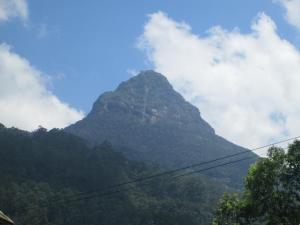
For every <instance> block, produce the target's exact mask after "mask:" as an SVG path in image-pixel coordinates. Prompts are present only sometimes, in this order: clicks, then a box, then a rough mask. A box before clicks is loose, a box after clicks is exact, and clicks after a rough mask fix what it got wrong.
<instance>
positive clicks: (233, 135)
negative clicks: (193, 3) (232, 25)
mask: <svg viewBox="0 0 300 225" xmlns="http://www.w3.org/2000/svg"><path fill="white" fill-rule="evenodd" d="M251 28H252V31H251V32H250V33H247V34H243V33H241V32H240V31H239V30H238V29H234V30H232V31H227V30H224V29H223V28H221V27H213V28H211V29H210V30H209V31H208V33H207V35H206V36H199V35H195V34H193V33H192V30H191V28H190V27H189V26H188V25H187V24H185V23H179V22H176V21H174V20H172V19H171V18H169V17H167V16H166V15H165V14H164V13H162V12H158V13H154V14H151V15H150V16H149V21H148V22H147V23H146V25H145V27H144V33H143V35H142V36H141V37H140V39H139V48H141V49H143V50H144V51H145V52H146V54H147V56H148V58H149V60H150V61H151V62H152V63H153V64H154V67H155V69H156V70H157V71H159V72H161V73H163V74H165V75H166V77H167V78H168V79H169V81H170V82H171V83H172V84H173V86H174V87H175V89H177V90H178V91H179V92H181V93H182V94H183V95H184V97H185V98H186V99H187V100H189V101H191V102H192V103H194V104H195V105H196V106H198V107H199V109H200V111H201V114H202V116H203V118H204V119H205V120H207V121H208V122H209V123H210V124H211V125H212V126H213V127H214V128H215V130H216V132H217V133H218V134H220V135H221V136H224V137H226V138H227V139H229V140H231V141H233V142H235V143H238V144H241V145H243V146H246V147H255V146H258V145H261V144H265V143H266V142H269V141H274V140H277V139H280V138H282V137H285V136H292V135H300V124H299V118H300V94H299V87H300V52H299V51H298V50H297V49H296V48H295V47H294V46H293V45H292V44H290V43H289V42H288V41H286V40H284V39H282V38H280V37H279V36H278V34H277V31H276V29H277V28H276V25H275V23H274V22H273V21H272V20H271V19H270V18H269V17H268V16H267V15H265V14H264V13H261V14H259V15H258V17H257V19H256V20H255V21H253V23H252V27H251Z"/></svg>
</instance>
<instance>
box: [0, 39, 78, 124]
mask: <svg viewBox="0 0 300 225" xmlns="http://www.w3.org/2000/svg"><path fill="white" fill-rule="evenodd" d="M43 77H45V76H44V75H43V74H42V73H41V72H40V71H38V70H37V69H35V68H34V67H33V66H32V65H30V63H29V62H28V61H27V60H26V59H24V58H22V57H20V56H18V55H17V54H15V53H13V52H12V51H11V49H10V47H9V46H8V45H6V44H0V123H3V124H4V125H6V126H9V127H10V126H15V127H18V128H22V129H26V130H33V129H36V128H37V127H38V126H39V125H42V126H44V127H46V128H53V127H58V128H62V127H65V126H66V125H69V124H70V123H73V122H75V121H77V120H79V119H81V118H82V117H83V113H82V112H80V111H77V110H75V109H73V108H71V107H70V106H68V105H67V104H66V103H63V102H61V101H60V100H59V99H58V98H57V97H56V96H55V95H53V94H52V93H51V92H50V91H49V90H47V88H46V85H45V82H44V81H43Z"/></svg>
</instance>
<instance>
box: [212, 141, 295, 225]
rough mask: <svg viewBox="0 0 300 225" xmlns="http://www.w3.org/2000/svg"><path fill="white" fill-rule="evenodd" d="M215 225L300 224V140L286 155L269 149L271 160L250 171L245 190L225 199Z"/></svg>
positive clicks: (292, 145) (277, 149)
mask: <svg viewBox="0 0 300 225" xmlns="http://www.w3.org/2000/svg"><path fill="white" fill-rule="evenodd" d="M213 224H214V225H250V224H251V225H252V224H253V225H254V224H257V225H262V224H265V225H298V224H300V141H295V142H294V143H293V144H291V145H289V147H288V151H287V152H285V150H284V149H282V148H278V147H272V148H270V149H269V152H268V158H262V159H260V160H258V162H257V163H256V164H254V165H253V166H252V167H251V168H250V170H249V172H248V175H247V177H246V184H245V191H244V192H243V193H241V194H239V195H237V194H233V195H228V194H225V195H224V196H223V198H222V199H221V201H220V202H219V205H218V209H217V212H216V215H215V219H214V223H213Z"/></svg>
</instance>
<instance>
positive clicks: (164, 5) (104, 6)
mask: <svg viewBox="0 0 300 225" xmlns="http://www.w3.org/2000/svg"><path fill="white" fill-rule="evenodd" d="M28 10H29V16H28V21H27V25H26V26H24V24H23V23H22V22H20V20H19V19H18V18H15V19H13V20H11V21H9V22H6V23H2V24H1V25H0V29H1V32H0V41H1V42H5V43H7V44H9V45H11V46H12V48H13V51H14V52H15V53H17V54H19V55H21V56H23V57H24V58H26V59H27V60H28V61H29V62H30V63H31V64H32V65H33V66H34V67H36V68H38V69H39V70H41V71H43V72H44V73H46V74H47V75H49V76H52V77H53V80H52V85H51V86H50V89H51V90H52V92H53V93H55V95H57V96H58V97H59V98H60V99H61V100H63V101H65V102H68V103H69V104H70V105H72V106H74V107H75V108H79V109H82V110H83V111H85V112H88V111H89V110H90V108H91V105H92V103H93V101H94V100H95V99H96V98H97V97H98V96H99V94H101V93H102V92H104V91H108V90H112V89H114V88H115V87H116V86H117V85H118V83H120V82H121V81H123V80H126V79H128V78H129V76H130V74H128V73H127V72H126V71H127V70H141V69H147V68H151V67H152V66H151V64H149V63H147V62H145V57H144V55H143V53H141V51H139V50H138V49H137V48H136V40H137V38H138V37H139V35H141V33H142V32H143V26H144V24H145V23H146V21H147V15H148V14H150V13H154V12H157V11H163V12H165V13H167V14H168V15H169V16H170V17H171V18H173V19H174V20H177V21H185V22H187V23H188V24H190V26H191V27H192V29H193V32H194V33H197V34H200V35H205V34H206V31H207V30H208V29H209V28H210V27H212V26H215V25H220V26H222V27H224V28H227V29H229V30H230V29H233V28H235V27H238V28H239V29H240V30H241V31H242V32H248V31H249V28H250V23H251V21H252V20H253V19H254V18H255V16H256V15H257V13H258V12H261V11H264V12H266V13H267V14H268V15H269V16H271V17H272V19H273V20H274V21H276V23H277V26H278V28H279V31H280V35H282V36H284V37H285V38H287V39H288V40H290V41H291V42H293V43H295V44H297V43H299V39H297V38H295V37H296V36H297V33H296V31H295V29H294V28H293V27H292V26H289V25H288V24H287V22H286V21H285V20H284V18H283V9H282V8H281V7H280V6H279V5H278V4H274V3H272V1H271V0H251V1H250V0H249V1H248V0H247V1H240V0H227V1H220V0H209V1H198V0H187V1H161V0H160V1H146V0H135V1H114V0H109V1H103V0H101V1H98V0H90V1H88V4H87V2H84V1H70V0H69V1H68V0H64V1H53V0H51V1H50V0H43V1H38V0H30V1H28ZM43 29H44V31H43ZM40 32H44V33H42V34H41V33H40Z"/></svg>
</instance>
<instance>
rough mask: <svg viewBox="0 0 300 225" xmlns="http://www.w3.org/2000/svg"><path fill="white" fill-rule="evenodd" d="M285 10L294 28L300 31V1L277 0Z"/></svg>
mask: <svg viewBox="0 0 300 225" xmlns="http://www.w3.org/2000/svg"><path fill="white" fill-rule="evenodd" d="M277 2H279V3H281V5H282V6H283V7H284V9H285V12H286V14H285V17H286V19H287V21H288V22H289V23H290V24H292V25H293V26H295V27H297V28H298V29H300V0H277Z"/></svg>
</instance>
